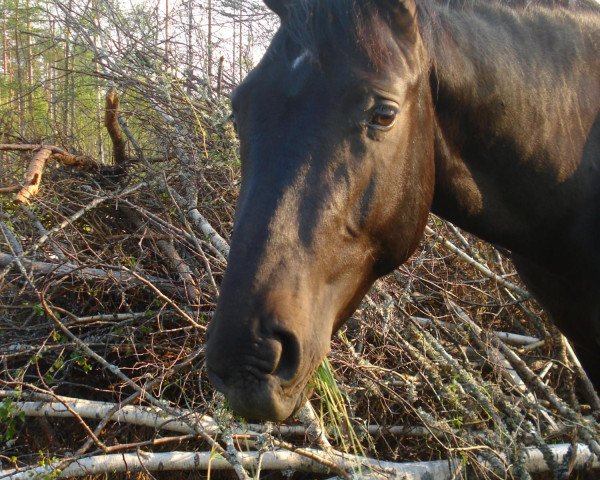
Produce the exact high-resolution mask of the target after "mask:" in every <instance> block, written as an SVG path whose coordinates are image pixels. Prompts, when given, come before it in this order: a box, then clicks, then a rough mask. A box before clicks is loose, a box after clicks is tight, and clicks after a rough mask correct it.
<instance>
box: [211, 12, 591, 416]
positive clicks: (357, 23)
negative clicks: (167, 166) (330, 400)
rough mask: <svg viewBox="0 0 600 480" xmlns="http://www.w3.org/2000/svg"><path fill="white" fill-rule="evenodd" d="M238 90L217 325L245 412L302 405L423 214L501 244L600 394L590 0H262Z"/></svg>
mask: <svg viewBox="0 0 600 480" xmlns="http://www.w3.org/2000/svg"><path fill="white" fill-rule="evenodd" d="M265 3H266V5H267V7H269V8H270V9H271V10H272V11H273V12H275V13H276V14H277V15H278V16H279V19H280V28H279V29H278V31H277V32H276V34H275V35H274V37H273V39H272V42H271V44H270V46H269V48H268V50H267V52H266V54H265V55H264V57H263V58H262V60H261V61H260V63H259V64H258V65H257V66H256V68H255V69H254V70H253V71H251V72H250V73H249V74H248V76H247V77H246V78H245V79H244V81H243V82H242V83H241V84H240V85H239V86H238V87H237V88H236V89H235V90H234V92H233V93H232V95H231V104H232V111H233V118H234V121H235V125H236V129H237V132H238V135H239V140H240V156H241V176H242V182H241V188H240V195H239V199H238V204H237V208H236V214H235V220H234V227H233V233H232V240H231V250H230V254H229V261H228V268H227V270H226V273H225V275H224V278H223V281H222V284H221V293H220V297H219V300H218V305H217V309H216V311H215V314H214V316H213V319H212V320H211V322H210V324H209V328H208V339H207V343H206V357H205V358H206V367H207V372H208V377H209V380H210V381H211V383H212V384H213V385H214V387H215V388H216V389H217V390H219V391H221V392H223V393H224V394H225V396H226V398H227V399H228V400H229V403H230V405H231V407H232V408H233V409H234V410H235V411H236V412H237V413H239V414H240V415H242V416H244V417H246V418H253V419H264V420H273V421H281V420H284V419H285V418H287V417H288V416H289V415H291V414H292V413H293V412H294V411H295V410H296V409H297V408H298V407H299V406H300V405H301V403H302V402H303V400H304V393H303V392H304V391H305V388H306V385H307V382H308V380H309V378H310V377H311V375H312V374H313V372H314V370H315V368H316V367H317V366H318V364H319V363H320V362H321V360H322V359H323V358H324V356H325V355H326V354H327V353H328V351H329V349H330V340H331V337H332V335H333V334H334V333H335V332H336V331H337V330H338V329H339V328H340V327H341V326H342V324H343V323H344V321H345V320H346V319H347V318H348V317H349V316H350V315H351V314H352V312H353V311H354V310H355V308H356V307H357V306H358V304H359V303H360V301H361V299H362V298H363V296H364V295H365V294H366V292H367V291H368V290H369V288H370V286H371V285H372V284H373V282H374V281H375V280H376V279H377V278H379V277H381V276H383V275H385V274H387V273H389V272H391V271H392V270H394V269H395V268H397V267H398V266H399V265H400V264H402V263H403V262H404V261H406V260H407V259H408V258H409V257H410V255H411V254H412V253H413V251H414V250H415V248H416V247H417V245H418V243H419V241H420V239H421V237H422V234H423V231H424V228H425V225H426V221H427V217H428V214H429V212H430V211H431V212H433V213H435V214H436V215H438V216H440V217H442V218H444V219H447V220H449V221H450V222H452V223H454V224H455V225H458V226H459V227H461V228H463V229H465V230H466V231H468V232H471V233H473V234H474V235H476V236H478V237H479V238H481V239H483V240H485V241H488V242H491V243H492V244H494V245H497V246H499V247H502V248H503V249H506V250H507V251H509V252H510V253H511V255H512V259H513V261H514V265H515V267H516V269H517V271H518V273H519V274H520V276H521V278H522V280H523V282H524V283H525V285H526V286H527V287H528V289H529V291H530V292H532V294H533V295H534V296H535V297H536V298H537V300H538V301H539V302H540V304H541V305H542V307H543V308H544V309H545V310H546V311H547V312H548V313H549V315H550V317H551V318H552V319H553V321H554V322H555V324H556V326H557V327H558V328H559V329H560V330H561V331H562V332H563V333H564V335H565V336H566V337H567V338H568V339H570V341H571V342H572V343H573V345H574V347H575V349H576V352H577V354H578V356H579V358H580V361H581V363H582V365H583V367H584V369H585V370H586V372H587V374H588V376H589V377H590V379H591V381H592V383H593V384H594V385H595V388H596V389H598V388H600V115H599V111H600V7H599V5H598V4H597V3H595V2H594V1H593V0H570V1H569V0H527V1H526V0H504V1H502V0H265Z"/></svg>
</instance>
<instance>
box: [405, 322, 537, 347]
mask: <svg viewBox="0 0 600 480" xmlns="http://www.w3.org/2000/svg"><path fill="white" fill-rule="evenodd" d="M410 318H411V319H413V320H414V321H416V322H417V323H418V324H419V325H422V326H428V325H440V326H443V327H444V328H448V329H450V330H452V329H456V328H457V327H456V325H454V324H453V323H450V322H444V321H443V320H432V319H430V318H425V317H415V316H411V317H410ZM493 333H494V335H496V336H497V337H498V338H499V339H500V340H502V341H503V342H506V343H508V344H510V345H515V346H524V345H532V344H534V343H538V342H540V341H542V342H543V340H540V339H539V338H536V337H530V336H529V335H520V334H518V333H509V332H493Z"/></svg>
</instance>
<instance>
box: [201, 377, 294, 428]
mask: <svg viewBox="0 0 600 480" xmlns="http://www.w3.org/2000/svg"><path fill="white" fill-rule="evenodd" d="M208 378H209V380H210V382H211V383H212V384H213V386H214V387H215V388H216V389H217V390H218V391H219V392H221V393H223V394H224V395H225V398H226V399H227V400H228V402H229V404H230V406H231V408H232V409H233V411H234V412H235V413H236V414H238V415H241V416H242V417H244V418H246V419H255V420H269V421H275V422H280V421H283V420H285V419H286V418H288V417H289V416H290V415H292V414H293V413H294V412H295V411H296V410H297V409H298V408H299V407H300V406H301V403H302V401H303V400H304V395H303V394H302V391H300V392H299V394H297V395H289V394H286V392H285V389H284V388H283V387H282V385H281V380H280V379H279V378H277V377H275V376H273V375H265V376H262V378H258V377H256V376H255V375H254V374H253V373H248V374H246V375H239V376H237V378H236V379H235V380H234V381H227V382H225V381H223V379H222V378H221V377H220V376H219V374H218V373H215V372H214V371H212V370H211V369H210V368H209V369H208Z"/></svg>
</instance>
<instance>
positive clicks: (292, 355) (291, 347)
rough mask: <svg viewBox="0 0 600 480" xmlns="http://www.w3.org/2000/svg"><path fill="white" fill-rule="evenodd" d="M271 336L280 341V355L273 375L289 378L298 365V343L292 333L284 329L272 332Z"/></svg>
mask: <svg viewBox="0 0 600 480" xmlns="http://www.w3.org/2000/svg"><path fill="white" fill-rule="evenodd" d="M273 337H274V338H275V339H276V340H278V341H279V343H281V355H280V356H279V363H278V364H277V366H276V367H275V370H274V371H273V375H275V376H277V377H279V378H281V379H283V380H291V379H292V378H293V377H294V375H295V374H296V372H297V371H298V367H299V365H300V344H299V343H298V340H297V339H296V336H295V335H294V334H293V333H291V332H287V331H284V330H278V331H276V332H274V334H273Z"/></svg>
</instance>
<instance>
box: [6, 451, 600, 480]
mask: <svg viewBox="0 0 600 480" xmlns="http://www.w3.org/2000/svg"><path fill="white" fill-rule="evenodd" d="M575 447H576V449H577V450H576V456H575V457H573V455H574V452H573V449H572V445H570V444H559V445H550V446H549V449H550V452H551V454H552V455H553V457H554V459H555V461H556V462H557V463H559V464H562V463H565V461H568V460H569V459H570V458H575V460H574V462H573V465H572V466H573V469H574V470H583V469H598V468H600V461H599V460H598V459H597V458H595V457H594V456H593V454H592V453H591V452H590V450H589V448H588V447H587V446H586V445H582V444H576V445H575ZM305 450H307V451H311V452H314V454H316V455H324V454H326V453H325V452H323V451H321V450H316V449H305ZM329 456H330V457H331V458H332V459H334V460H335V461H336V463H337V464H338V465H342V466H343V467H345V468H346V469H347V470H349V471H352V470H354V471H356V470H358V468H359V465H360V470H359V471H360V478H363V479H383V478H386V479H403V480H417V479H421V478H428V479H429V480H447V479H449V478H455V475H456V474H457V473H459V472H460V471H462V470H464V466H463V465H462V463H461V461H460V460H459V459H456V460H437V461H430V462H407V463H395V462H380V461H378V460H375V459H370V458H362V457H357V456H354V455H341V454H336V455H329ZM240 457H241V459H242V462H243V466H244V468H246V469H248V468H254V469H256V468H258V466H259V464H260V468H261V469H262V470H293V471H302V472H311V473H320V474H323V473H330V472H329V469H328V468H325V467H324V466H323V465H321V464H320V463H318V462H316V461H314V460H311V459H309V458H307V457H305V456H302V455H298V454H296V453H293V452H288V451H286V450H276V451H272V452H266V453H264V454H260V453H258V452H240ZM524 460H525V465H524V467H525V469H526V470H527V471H528V472H529V473H543V472H548V471H549V469H548V465H547V464H546V461H545V459H544V456H543V454H542V452H541V451H540V450H539V449H537V448H527V449H525V455H524ZM483 463H484V464H485V463H486V462H485V461H483ZM231 468H232V466H231V464H230V463H229V462H228V461H227V460H225V459H224V458H223V457H221V456H220V455H216V454H214V453H212V452H177V451H176V452H166V453H155V452H143V451H139V452H136V453H123V454H109V455H98V456H91V457H84V458H81V459H78V460H76V461H73V462H72V463H71V464H69V465H68V466H67V467H66V468H63V469H62V470H61V471H56V470H55V466H54V465H47V466H42V467H35V468H31V469H26V470H23V469H21V470H5V471H0V475H1V476H0V479H6V480H25V479H27V480H29V479H31V478H33V477H42V476H44V475H52V476H53V478H74V477H83V476H86V475H101V474H107V473H111V474H114V473H121V472H137V471H142V470H146V471H150V472H161V471H162V472H164V471H191V470H195V471H197V470H208V469H210V470H231ZM511 468H512V465H510V466H509V467H508V469H507V470H509V469H511ZM368 470H371V471H368ZM336 478H339V477H336ZM331 480H333V479H331Z"/></svg>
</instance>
